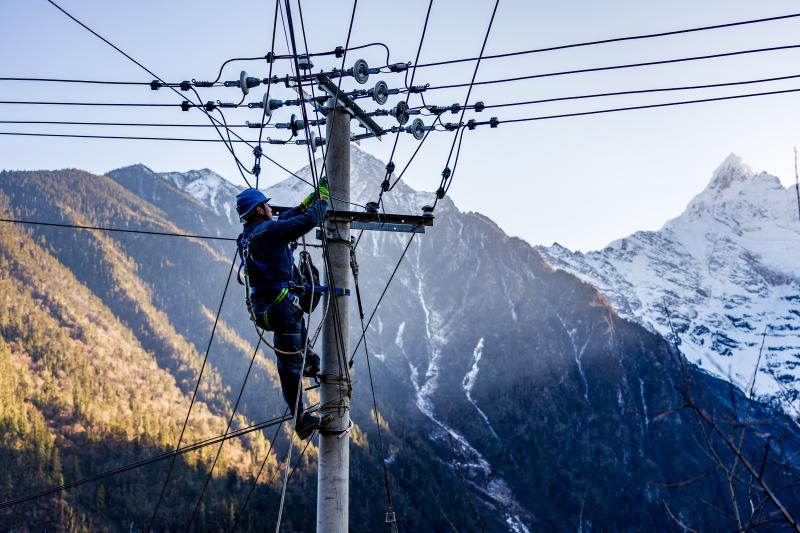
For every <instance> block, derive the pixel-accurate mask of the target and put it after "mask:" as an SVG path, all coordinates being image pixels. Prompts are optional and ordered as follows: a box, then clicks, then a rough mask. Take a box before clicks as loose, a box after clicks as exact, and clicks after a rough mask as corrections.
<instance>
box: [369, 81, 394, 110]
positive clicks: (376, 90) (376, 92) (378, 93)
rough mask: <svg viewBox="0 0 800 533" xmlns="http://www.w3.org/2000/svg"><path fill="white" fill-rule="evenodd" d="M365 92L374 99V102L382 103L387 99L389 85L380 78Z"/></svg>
mask: <svg viewBox="0 0 800 533" xmlns="http://www.w3.org/2000/svg"><path fill="white" fill-rule="evenodd" d="M367 94H368V95H369V96H371V97H372V99H373V100H375V103H376V104H378V105H383V104H385V103H386V101H387V100H388V99H389V86H388V85H387V84H386V82H385V81H383V80H380V81H378V82H377V83H376V84H375V87H373V88H372V89H370V90H368V91H367Z"/></svg>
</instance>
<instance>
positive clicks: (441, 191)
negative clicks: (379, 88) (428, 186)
mask: <svg viewBox="0 0 800 533" xmlns="http://www.w3.org/2000/svg"><path fill="white" fill-rule="evenodd" d="M499 5H500V0H496V1H495V3H494V9H493V10H492V16H491V18H490V19H489V25H488V26H487V28H486V35H484V37H483V44H482V45H481V51H480V53H479V54H478V61H477V62H476V63H475V69H474V70H473V71H472V79H471V80H470V82H469V85H468V89H467V96H466V98H464V107H462V108H461V117H460V118H459V121H458V122H459V124H461V123H462V122H463V121H464V113H466V111H467V110H466V106H467V105H469V97H470V95H471V94H472V88H473V87H474V86H475V78H476V77H477V76H478V68H479V67H480V66H481V57H483V52H484V50H486V43H487V42H489V34H490V33H491V31H492V25H493V24H494V17H495V15H497V8H498V6H499ZM460 138H461V139H463V138H464V134H463V131H462V133H461V137H460ZM458 140H459V135H458V133H456V135H455V136H454V137H453V144H451V145H450V152H449V153H448V154H447V161H446V162H445V164H444V167H445V169H444V171H443V172H442V181H441V183H440V185H439V188H438V189H437V191H436V198H435V199H434V200H433V208H434V209H436V204H437V203H438V202H439V199H440V198H442V197H444V195H445V194H446V192H447V189H449V188H450V185H449V183H450V182H452V177H453V176H452V173H451V171H450V168H449V165H450V157H451V156H452V155H453V150H454V149H455V147H456V141H458ZM458 151H459V153H460V152H461V142H460V141H459V144H458Z"/></svg>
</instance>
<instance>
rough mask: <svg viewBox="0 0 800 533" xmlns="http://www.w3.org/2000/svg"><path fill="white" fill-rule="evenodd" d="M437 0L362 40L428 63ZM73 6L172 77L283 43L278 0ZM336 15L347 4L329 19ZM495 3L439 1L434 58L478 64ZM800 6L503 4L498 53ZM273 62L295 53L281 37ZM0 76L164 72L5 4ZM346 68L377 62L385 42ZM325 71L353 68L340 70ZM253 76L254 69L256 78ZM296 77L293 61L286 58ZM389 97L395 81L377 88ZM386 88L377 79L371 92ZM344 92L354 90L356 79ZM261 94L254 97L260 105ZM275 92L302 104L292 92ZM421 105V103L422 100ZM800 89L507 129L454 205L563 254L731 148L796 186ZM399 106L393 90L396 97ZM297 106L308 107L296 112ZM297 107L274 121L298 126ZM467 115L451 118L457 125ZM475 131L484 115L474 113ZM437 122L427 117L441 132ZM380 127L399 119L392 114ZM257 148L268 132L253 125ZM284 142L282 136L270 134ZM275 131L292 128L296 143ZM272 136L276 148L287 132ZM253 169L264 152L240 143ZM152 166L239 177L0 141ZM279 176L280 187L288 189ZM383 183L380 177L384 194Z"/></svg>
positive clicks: (549, 89) (536, 62)
mask: <svg viewBox="0 0 800 533" xmlns="http://www.w3.org/2000/svg"><path fill="white" fill-rule="evenodd" d="M427 3H428V2H427V0H410V1H406V2H402V3H389V2H377V1H374V0H361V2H359V6H358V10H357V13H356V19H355V26H354V30H353V37H352V40H351V43H352V44H354V45H356V44H363V43H366V42H371V41H376V40H381V41H384V42H386V43H387V44H388V45H389V46H390V47H391V50H392V61H393V62H394V61H406V60H409V61H410V60H413V57H414V53H415V51H416V45H417V43H418V40H419V35H420V31H421V28H422V22H423V19H424V15H425V9H426V6H427ZM62 5H63V6H64V7H65V8H66V9H67V10H69V11H71V12H72V13H73V14H74V15H75V16H77V17H78V18H80V19H82V20H84V21H85V22H86V23H87V24H89V25H90V26H92V27H93V28H95V29H96V30H97V31H99V32H100V33H101V34H103V35H105V36H106V37H108V38H109V39H111V40H112V41H113V42H115V43H116V44H118V45H119V46H120V47H122V48H123V49H124V50H126V51H127V52H129V53H130V54H131V55H133V56H134V57H135V58H137V59H139V60H140V61H141V62H143V63H144V64H145V65H147V66H148V67H149V68H150V69H151V70H153V71H154V72H156V73H157V74H158V75H159V76H161V77H162V78H164V79H166V80H168V81H179V80H182V79H191V78H197V79H209V78H211V79H213V78H214V76H215V75H216V71H217V69H218V68H219V65H220V64H221V63H222V61H224V60H225V59H227V58H229V57H234V56H258V55H263V54H264V53H265V52H266V51H267V50H268V48H269V41H270V30H271V22H272V13H273V9H274V5H275V3H274V2H272V1H264V0H259V1H241V2H237V1H232V2H207V1H192V2H188V1H172V2H165V1H160V2H155V1H151V0H139V1H137V2H118V1H117V2H110V1H108V0H106V1H99V0H80V1H78V0H62ZM332 5H336V6H339V7H338V9H333V8H332V7H331V6H332ZM351 5H352V4H350V2H322V1H319V0H305V1H304V2H303V9H304V14H305V17H306V26H307V31H308V40H309V46H310V48H311V49H312V51H320V50H329V49H332V48H333V47H335V46H336V45H343V44H344V41H345V36H346V31H347V23H348V21H349V15H350V9H351V7H350V6H351ZM493 5H494V2H493V1H491V0H479V1H478V0H475V1H470V2H463V1H461V2H456V1H449V0H435V1H434V7H433V12H432V15H431V20H430V23H429V31H428V35H427V37H426V42H425V45H424V46H423V50H422V55H421V60H422V61H423V62H425V61H432V60H437V59H450V58H455V57H463V56H473V55H476V54H477V52H478V51H479V48H480V43H481V39H482V37H483V34H484V31H485V28H486V24H487V23H488V19H489V15H490V13H491V9H492V6H493ZM796 11H800V5H798V4H797V3H796V2H790V1H777V0H775V1H764V0H762V1H758V2H755V1H752V0H748V1H743V0H742V1H731V0H726V1H704V2H698V1H696V0H695V1H686V0H671V1H669V2H664V1H662V2H652V1H651V2H642V1H622V0H616V1H604V2H596V1H588V0H581V1H572V2H527V1H520V0H501V2H500V8H499V10H498V15H497V18H496V20H495V25H494V27H493V29H492V34H491V36H490V38H489V43H488V45H487V53H488V54H491V53H498V52H505V51H513V50H519V49H526V48H535V47H542V46H549V45H555V44H562V43H569V42H576V41H585V40H594V39H600V38H606V37H615V36H622V35H631V34H638V33H650V32H658V31H666V30H672V29H679V28H683V27H692V26H700V25H707V24H716V23H723V22H729V21H735V20H740V19H748V18H760V17H767V16H774V15H782V14H788V13H792V12H796ZM799 29H800V19H790V20H788V21H782V22H772V23H766V24H761V25H758V26H749V27H742V28H736V29H725V30H717V31H712V32H704V33H700V34H690V35H684V36H676V37H666V38H660V39H652V40H649V41H635V42H628V43H620V44H609V45H602V46H595V47H591V48H582V49H577V50H571V51H559V52H551V53H545V54H535V55H529V56H525V57H517V58H510V59H502V60H492V61H486V62H484V63H482V65H481V68H480V71H479V74H478V79H493V78H497V77H506V76H519V75H525V74H534V73H541V72H548V71H554V70H566V69H571V68H583V67H591V66H600V65H612V64H618V63H628V62H638V61H649V60H658V59H667V58H671V57H681V56H689V55H701V54H710V53H718V52H725V51H732V50H740V49H747V48H763V47H769V46H780V45H791V44H800V37H797V35H798V34H800V32H798V30H799ZM277 42H278V43H281V44H279V45H277V50H278V52H279V53H282V52H284V50H285V44H283V43H284V41H283V34H282V33H279V38H278V40H277ZM0 49H2V51H3V63H2V66H0V73H1V74H0V76H7V77H12V76H25V77H66V78H69V77H76V78H89V79H118V80H136V81H149V80H150V77H149V76H148V75H147V74H146V73H144V72H142V71H140V70H139V69H138V67H136V66H135V65H133V64H131V63H129V62H128V61H127V60H126V59H125V58H123V57H122V56H120V55H119V54H117V53H116V52H115V51H114V50H112V49H111V48H109V47H108V46H106V45H105V44H103V43H102V42H100V41H99V40H97V39H96V38H94V37H93V36H91V35H90V34H88V33H87V32H85V31H84V30H83V29H82V28H80V27H79V26H77V25H76V24H75V23H73V22H72V21H70V20H69V19H67V18H66V17H65V16H64V15H62V14H61V13H60V12H58V11H57V10H56V9H55V8H54V7H52V6H51V5H50V4H48V3H47V2H45V1H44V0H25V1H23V0H4V1H3V17H2V19H1V20H0ZM362 52H363V53H361V54H355V53H354V54H353V55H352V57H348V64H350V63H352V60H354V59H356V58H357V57H364V58H365V59H367V61H368V62H369V63H370V64H373V65H377V64H380V63H381V62H382V59H383V53H382V52H381V51H380V50H379V49H377V48H375V49H368V50H365V51H362ZM798 58H800V50H798V51H782V52H774V53H769V54H759V55H751V56H741V57H737V58H729V59H720V60H712V61H705V62H695V63H684V64H677V65H671V66H659V67H648V68H642V69H634V70H625V71H614V72H607V73H594V74H581V75H575V76H564V77H557V78H548V79H539V80H529V81H523V82H517V83H510V84H505V85H490V86H482V87H476V88H475V89H474V91H473V98H472V99H473V100H483V101H484V102H486V103H487V104H488V103H502V102H509V101H517V100H527V99H534V98H548V97H553V96H563V95H573V94H582V93H589V92H606V91H615V90H629V89H639V88H650V87H668V86H678V85H692V84H703V83H716V82H725V81H738V80H748V79H757V78H767V77H773V76H785V75H792V74H800V66H797V65H798ZM316 64H317V66H318V67H326V68H328V67H331V66H338V63H337V62H336V60H335V59H332V58H331V59H330V60H319V61H316ZM242 65H245V66H242ZM276 67H277V70H276V72H277V73H279V74H285V73H286V72H288V70H287V69H288V64H287V63H285V62H283V63H278V64H276ZM241 68H245V69H247V70H248V71H249V72H251V73H252V74H253V75H257V76H260V77H264V76H266V65H265V64H263V63H257V62H254V63H250V64H236V65H233V66H232V67H231V68H229V69H227V70H226V75H224V76H223V79H236V78H237V77H238V73H239V70H241ZM472 68H473V67H472V64H470V63H463V64H458V65H453V66H448V67H442V68H435V69H431V68H429V69H420V70H419V72H418V73H417V78H416V80H415V84H418V83H424V82H429V83H432V84H434V85H436V84H441V83H446V82H462V81H468V80H469V78H470V76H471V72H472ZM381 78H382V79H385V80H386V81H387V82H389V84H390V86H395V87H397V86H399V85H401V83H402V82H401V80H400V78H399V77H398V76H389V75H386V76H381ZM377 79H378V77H376V76H373V77H372V79H371V80H370V82H369V84H370V85H371V84H372V83H373V82H374V81H375V80H377ZM344 86H345V88H347V89H350V88H354V87H355V84H354V82H353V81H352V79H347V80H346V82H345V85H344ZM788 88H800V80H795V81H791V80H790V81H786V82H780V83H771V84H762V85H752V86H744V87H738V88H722V89H716V90H707V91H691V92H689V91H687V92H684V93H672V94H655V95H643V96H626V97H613V98H603V99H596V100H586V101H580V102H570V103H558V104H546V105H535V106H526V107H516V108H506V109H497V110H490V111H485V112H484V113H483V114H480V115H477V116H476V118H479V119H481V118H483V119H486V118H488V117H489V116H492V115H497V116H498V117H500V118H512V117H523V116H535V115H543V114H552V113H560V112H573V111H583V110H590V109H601V108H606V107H619V106H628V105H639V104H645V103H654V102H666V101H674V100H684V99H693V98H702V97H709V96H721V95H731V94H739V93H746V92H758V91H761V90H777V89H788ZM264 89H265V88H264V87H263V86H262V87H261V88H258V89H254V91H253V93H251V95H252V97H253V99H257V98H259V97H260V94H261V92H262V91H263V90H264ZM237 91H238V89H224V90H214V91H210V90H206V92H205V93H203V96H204V99H217V98H219V99H222V100H226V101H227V100H233V99H237V100H238V96H239V93H238V92H237ZM275 96H276V97H279V98H288V97H290V96H289V93H288V92H287V91H286V90H285V89H283V90H279V91H277V92H276V93H275ZM464 96H465V89H455V90H452V91H435V92H431V93H429V94H428V95H427V96H426V101H427V102H428V103H438V104H450V103H453V102H458V101H463V98H464ZM417 98H418V97H415V96H413V97H412V98H411V103H412V105H415V104H418V103H419V101H418V100H417ZM798 98H800V95H796V94H789V95H781V96H768V97H762V98H753V99H748V100H736V101H731V102H720V103H710V104H700V105H695V106H684V107H673V108H667V109H659V110H648V111H634V112H629V113H617V114H610V115H598V116H593V117H581V118H569V119H562V120H553V121H542V122H532V123H523V124H517V125H501V126H500V127H499V128H498V129H495V130H491V129H489V128H479V129H478V130H475V131H473V132H468V133H467V135H466V137H465V140H464V148H463V153H462V157H461V160H460V162H459V167H458V173H457V176H456V178H455V181H454V184H453V186H452V188H451V189H450V196H451V197H452V198H453V199H454V201H455V202H456V204H457V205H458V206H459V207H461V208H462V209H465V210H474V211H480V212H482V213H484V214H486V215H488V216H490V217H491V218H493V219H494V220H495V221H497V222H498V223H499V224H500V226H501V227H502V228H503V229H504V230H506V231H507V232H508V233H510V234H512V235H516V236H520V237H522V238H524V239H526V240H528V241H529V242H531V243H534V244H551V243H552V242H554V241H557V242H560V243H561V244H563V245H565V246H568V247H571V248H577V249H582V250H587V249H594V248H599V247H602V246H604V245H605V244H607V243H608V242H609V241H611V240H613V239H615V238H619V237H623V236H625V235H627V234H629V233H631V232H633V231H635V230H638V229H656V228H658V227H660V226H661V225H662V224H663V223H664V222H665V221H666V220H667V219H669V218H671V217H674V216H676V215H678V214H679V213H680V212H681V211H682V210H683V208H684V207H685V205H686V203H687V202H688V201H689V200H690V199H691V197H692V196H693V195H695V194H696V193H698V192H699V191H700V190H702V188H703V187H704V186H705V184H706V182H707V181H708V179H709V178H710V175H711V173H712V171H713V170H714V168H715V167H716V166H717V165H718V164H719V163H720V162H721V161H722V160H723V159H724V158H725V157H726V156H727V155H728V153H730V152H736V153H738V154H739V155H741V156H742V157H743V158H744V160H745V161H746V162H747V163H748V164H750V165H751V166H753V167H754V168H756V169H758V170H767V171H769V172H771V173H773V174H776V175H778V176H779V177H780V178H781V179H782V180H783V182H784V184H785V185H789V184H790V183H793V182H794V171H793V168H792V165H793V162H792V157H793V156H792V146H793V145H795V144H798V141H800V135H798V130H797V125H798V124H800V121H799V120H798V119H800V111H799V110H798V105H797V103H798ZM0 100H84V101H109V102H113V101H117V102H122V101H134V102H163V103H174V102H176V101H177V100H178V97H177V95H175V94H174V93H171V92H169V91H167V90H163V89H162V90H161V91H159V92H151V91H150V90H149V88H148V87H146V86H145V87H115V86H89V85H74V86H73V85H64V84H32V83H21V82H0ZM396 101H397V98H396V97H393V98H392V99H391V100H390V102H389V103H390V104H392V105H393V104H394V103H395V102H396ZM0 109H2V120H90V121H101V120H106V121H122V122H124V121H155V122H177V123H200V122H202V121H203V120H205V118H204V117H203V116H202V115H200V113H198V112H196V111H195V112H189V113H183V112H181V111H180V110H179V109H178V108H154V109H146V108H141V109H133V110H131V109H127V108H75V107H73V108H62V107H52V106H35V107H34V106H0ZM295 111H296V110H295ZM290 112H291V111H286V110H283V111H281V112H279V113H278V114H277V115H276V118H275V120H276V121H286V120H288V114H289V113H290ZM227 116H228V118H229V121H231V122H235V123H243V122H244V121H245V120H250V121H257V120H258V119H259V118H260V112H257V111H255V110H246V109H244V110H231V111H230V112H228V113H227ZM447 116H448V117H450V119H451V120H456V119H457V116H456V115H447ZM467 118H470V115H468V117H467ZM427 120H428V121H429V119H427ZM380 122H381V123H382V124H384V125H385V126H390V125H392V121H390V120H389V119H386V118H383V119H381V120H380ZM0 131H28V132H34V131H41V132H60V133H93V134H97V133H101V132H104V133H106V134H112V135H155V136H204V135H208V136H210V135H212V133H213V132H212V131H205V130H202V131H200V128H175V129H167V128H152V129H145V128H130V127H128V128H123V127H117V128H102V129H101V128H98V127H80V126H11V125H2V127H1V128H0ZM239 131H240V133H242V134H248V135H247V137H249V138H252V134H253V130H250V131H248V130H239ZM270 133H271V134H275V132H274V130H271V131H270ZM280 133H283V132H282V131H281V132H280ZM451 135H452V134H450V133H440V134H437V135H435V136H432V138H431V139H429V140H428V141H427V143H426V145H425V147H424V148H423V149H422V151H421V153H420V155H419V156H418V160H417V161H415V163H414V166H413V167H412V170H410V171H409V173H408V174H407V175H406V176H407V181H408V182H409V184H410V185H412V186H413V187H415V188H418V189H422V190H434V189H435V188H436V186H437V185H438V182H439V179H440V172H441V170H442V167H443V165H444V161H445V159H446V157H447V150H448V149H449V146H450V142H451V139H452V137H451ZM276 136H277V135H276ZM415 143H416V141H414V140H413V139H412V138H411V137H410V136H408V135H404V136H402V137H401V140H400V145H399V147H398V151H397V155H396V156H395V161H396V162H397V164H398V166H400V167H402V165H403V164H404V163H405V161H406V160H407V158H408V157H409V156H410V154H411V152H412V150H413V149H414V148H415ZM361 146H362V148H363V149H365V150H367V151H369V152H371V153H373V154H375V155H376V156H378V157H382V158H386V157H388V153H389V151H390V149H391V141H390V140H386V141H384V142H382V143H381V142H378V141H375V140H369V141H365V142H362V144H361ZM240 154H241V157H242V158H243V160H245V161H246V162H247V164H248V165H249V164H251V162H252V157H251V155H250V153H249V151H248V150H247V149H240ZM269 154H270V155H271V156H273V157H274V158H276V159H278V160H279V161H281V162H283V163H284V164H286V165H287V166H288V167H290V168H293V169H296V168H299V167H300V166H302V165H303V164H304V162H305V151H304V148H301V147H294V146H286V147H271V149H270V151H269ZM140 162H141V163H144V164H145V165H148V166H150V167H151V168H153V169H154V170H157V171H170V170H180V171H184V170H189V169H194V168H202V167H208V168H211V169H213V170H215V171H216V172H218V173H220V174H222V175H223V176H225V177H227V178H229V179H231V180H233V181H237V179H238V180H239V181H240V180H241V178H238V173H237V172H236V170H235V166H234V164H233V162H232V160H231V158H230V155H229V154H228V153H227V152H226V151H225V149H224V148H223V147H222V146H221V145H211V144H199V143H198V144H183V143H164V142H161V143H159V142H146V141H94V140H66V139H51V138H19V137H2V138H1V139H0V168H4V169H54V168H65V167H78V168H83V169H86V170H89V171H92V172H96V173H102V172H105V171H107V170H110V169H112V168H116V167H119V166H123V165H128V164H132V163H140ZM284 176H285V175H284V174H282V173H281V171H279V170H277V169H275V168H274V167H271V166H269V165H265V169H264V177H265V178H266V182H267V184H269V183H274V182H276V181H279V180H281V179H283V178H284ZM378 185H379V184H378V183H376V184H375V187H376V191H377V188H378Z"/></svg>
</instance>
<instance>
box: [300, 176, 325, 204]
mask: <svg viewBox="0 0 800 533" xmlns="http://www.w3.org/2000/svg"><path fill="white" fill-rule="evenodd" d="M318 185H319V199H320V200H324V201H326V202H330V200H331V191H330V188H329V187H330V185H329V184H328V176H323V177H322V179H320V180H319V183H318ZM316 199H317V193H316V192H312V193H311V194H309V195H308V196H306V197H305V198H303V201H302V202H300V205H302V206H303V207H304V208H306V209H308V208H309V207H311V204H313V203H314V201H315V200H316Z"/></svg>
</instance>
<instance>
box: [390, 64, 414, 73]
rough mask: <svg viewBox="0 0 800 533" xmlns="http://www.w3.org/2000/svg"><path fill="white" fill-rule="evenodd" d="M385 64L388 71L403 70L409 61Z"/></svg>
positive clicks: (406, 68) (408, 65)
mask: <svg viewBox="0 0 800 533" xmlns="http://www.w3.org/2000/svg"><path fill="white" fill-rule="evenodd" d="M386 66H387V67H388V68H389V72H403V71H406V70H408V67H410V66H411V63H410V62H409V63H393V64H391V65H386Z"/></svg>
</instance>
